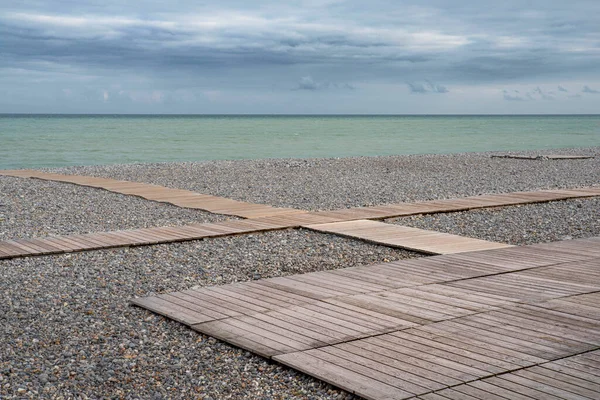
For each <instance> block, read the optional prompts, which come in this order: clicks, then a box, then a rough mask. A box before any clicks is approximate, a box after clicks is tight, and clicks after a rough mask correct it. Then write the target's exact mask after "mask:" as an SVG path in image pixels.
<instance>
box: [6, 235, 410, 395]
mask: <svg viewBox="0 0 600 400" xmlns="http://www.w3.org/2000/svg"><path fill="white" fill-rule="evenodd" d="M412 256H417V255H416V254H414V253H410V252H406V251H402V250H397V249H390V248H386V247H382V246H375V245H370V244H367V243H363V242H360V241H354V240H350V239H345V238H341V237H337V236H331V235H326V234H320V233H315V232H308V231H303V230H285V231H275V232H269V233H262V234H251V235H245V236H233V237H225V238H217V239H206V240H203V241H194V242H186V243H173V244H169V245H157V246H146V247H136V248H125V249H114V250H102V251H93V252H84V253H74V254H67V255H57V256H45V257H30V258H20V259H13V260H5V261H0V276H1V277H2V279H0V326H1V328H0V329H1V335H2V340H1V341H0V398H2V399H5V398H6V399H17V398H35V399H37V398H64V399H74V398H78V399H85V398H89V399H97V398H107V399H108V398H110V399H113V398H114V399H116V398H131V399H167V398H168V399H171V398H183V399H192V398H194V399H195V398H201V399H213V400H220V399H261V400H262V399H346V398H352V397H351V396H348V395H347V394H346V393H345V392H343V391H341V390H337V389H334V388H333V387H331V386H329V385H327V384H325V383H323V382H320V381H318V380H316V379H313V378H310V377H308V376H306V375H304V374H301V373H299V372H296V371H294V370H292V369H289V368H286V367H283V366H280V365H278V364H276V363H272V362H269V361H267V360H266V359H263V358H261V357H258V356H255V355H252V354H250V353H248V352H246V351H244V350H241V349H238V348H235V347H233V346H230V345H228V344H226V343H223V342H220V341H218V340H215V339H212V338H209V337H207V336H204V335H201V334H198V333H196V332H194V331H192V330H190V329H188V328H186V327H184V326H183V325H181V324H179V323H177V322H173V321H170V320H167V319H166V318H163V317H160V316H157V315H155V314H153V313H151V312H149V311H146V310H143V309H140V308H137V307H134V306H130V305H129V304H128V299H131V298H133V297H136V296H147V295H152V294H155V293H163V292H166V291H173V290H184V289H187V288H192V287H201V286H212V285H221V284H227V283H233V282H239V281H248V280H253V279H259V278H268V277H273V276H284V275H290V274H298V273H302V272H311V271H318V270H328V269H337V268H342V267H347V266H353V265H366V264H372V263H378V262H385V261H392V260H397V259H402V258H406V257H412Z"/></svg>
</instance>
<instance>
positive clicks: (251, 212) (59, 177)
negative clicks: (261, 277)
mask: <svg viewBox="0 0 600 400" xmlns="http://www.w3.org/2000/svg"><path fill="white" fill-rule="evenodd" d="M0 175H7V176H15V177H20V178H37V179H43V180H50V181H58V182H67V183H73V184H76V185H80V186H89V187H94V188H99V189H104V190H108V191H111V192H115V193H121V194H126V195H133V196H138V197H142V198H144V199H147V200H152V201H158V202H163V203H170V204H173V205H175V206H179V207H186V208H195V209H199V210H204V211H209V212H212V213H217V214H224V215H232V216H237V217H242V218H260V217H267V216H275V215H282V214H294V213H304V212H305V211H302V210H296V209H293V208H275V207H271V206H269V205H265V204H253V203H247V202H243V201H237V200H232V199H227V198H224V197H218V196H211V195H207V194H201V193H196V192H192V191H189V190H181V189H171V188H167V187H164V186H159V185H152V184H148V183H138V182H129V181H120V180H116V179H107V178H96V177H92V176H79V175H63V174H53V173H47V172H41V171H34V170H4V171H0Z"/></svg>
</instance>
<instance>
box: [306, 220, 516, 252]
mask: <svg viewBox="0 0 600 400" xmlns="http://www.w3.org/2000/svg"><path fill="white" fill-rule="evenodd" d="M305 227H306V228H309V229H312V230H316V231H319V232H327V233H335V234H337V235H341V236H347V237H351V238H357V239H361V240H366V241H369V242H373V243H377V244H383V245H386V246H391V247H399V248H403V249H408V250H414V251H420V252H423V253H428V254H453V253H464V252H472V251H478V250H489V249H500V248H506V247H512V246H511V245H508V244H504V243H495V242H488V241H485V240H480V239H473V238H467V237H463V236H457V235H451V234H448V233H439V232H434V231H427V230H424V229H417V228H409V227H405V226H399V225H392V224H386V223H383V222H377V221H368V220H356V221H344V222H334V223H328V224H318V225H307V226H305Z"/></svg>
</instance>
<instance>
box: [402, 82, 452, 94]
mask: <svg viewBox="0 0 600 400" xmlns="http://www.w3.org/2000/svg"><path fill="white" fill-rule="evenodd" d="M406 85H407V86H408V89H409V90H410V92H411V93H421V94H423V93H448V92H449V90H448V88H446V87H445V86H442V85H438V84H435V83H432V82H430V81H425V82H407V83H406Z"/></svg>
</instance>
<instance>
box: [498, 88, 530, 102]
mask: <svg viewBox="0 0 600 400" xmlns="http://www.w3.org/2000/svg"><path fill="white" fill-rule="evenodd" d="M502 95H503V97H504V100H506V101H525V99H524V98H523V97H522V96H521V95H520V94H519V91H518V90H513V91H512V92H511V91H508V90H503V91H502Z"/></svg>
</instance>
